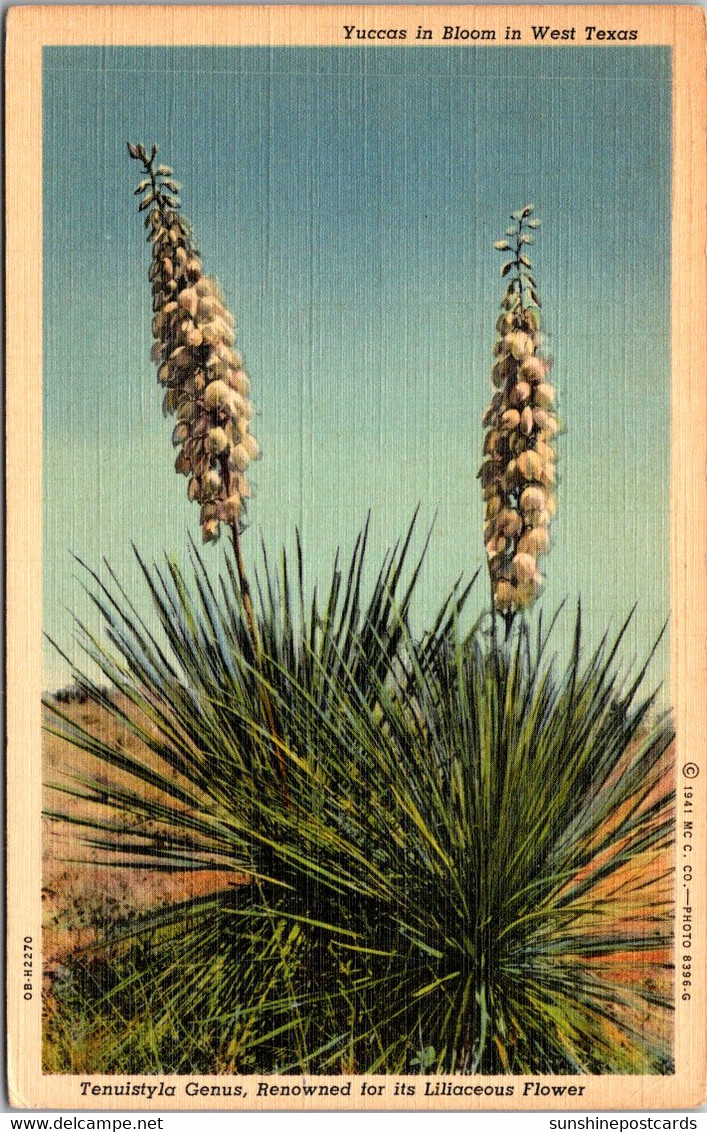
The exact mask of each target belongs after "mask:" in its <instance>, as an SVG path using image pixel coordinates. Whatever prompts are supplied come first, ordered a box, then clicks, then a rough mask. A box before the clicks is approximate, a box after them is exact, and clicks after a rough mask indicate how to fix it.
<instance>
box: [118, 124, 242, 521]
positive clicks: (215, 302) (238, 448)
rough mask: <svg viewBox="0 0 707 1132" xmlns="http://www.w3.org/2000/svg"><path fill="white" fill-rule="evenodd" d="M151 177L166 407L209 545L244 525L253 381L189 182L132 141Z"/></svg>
mask: <svg viewBox="0 0 707 1132" xmlns="http://www.w3.org/2000/svg"><path fill="white" fill-rule="evenodd" d="M128 149H129V151H130V156H131V157H133V158H135V160H137V161H140V162H141V163H142V165H143V168H144V171H145V174H146V176H145V178H144V179H143V180H142V181H141V182H140V184H139V185H138V187H137V189H136V194H142V200H141V202H140V206H139V207H140V210H141V211H146V218H145V225H146V227H147V228H148V229H149V235H148V239H149V240H150V241H151V242H152V264H151V267H150V280H151V283H152V296H153V301H152V307H153V310H154V312H155V313H154V318H153V321H152V331H153V334H154V338H155V343H154V346H153V347H152V358H153V361H155V362H156V363H157V365H158V370H157V378H158V381H159V382H160V383H161V384H162V385H164V386H165V387H166V391H165V395H164V401H163V407H164V411H165V413H166V414H172V413H176V416H177V424H176V426H175V429H174V432H173V442H174V444H175V447H177V448H179V453H178V455H177V459H176V464H175V467H176V470H177V472H180V473H181V474H182V475H185V476H188V477H189V486H188V495H189V498H190V499H191V500H194V501H195V502H197V503H199V504H200V505H201V531H202V535H203V538H204V541H205V542H211V541H213V540H215V539H217V538H218V536H219V531H220V524H221V523H227V524H228V525H229V526H230V527H231V528H232V529H234V530H238V529H239V528H240V526H241V525H242V522H243V516H244V509H245V501H246V499H247V498H248V496H249V495H250V488H249V485H248V480H247V478H246V471H247V468H248V465H249V464H250V463H251V461H252V460H254V459H255V458H256V457H257V455H258V444H257V441H256V439H255V437H254V436H253V435H252V433H251V431H250V421H251V417H252V415H253V409H252V405H251V403H250V400H249V398H248V393H249V389H250V382H249V380H248V375H247V374H246V371H245V369H244V367H243V360H242V358H241V357H240V356H239V354H238V353H237V352H236V350H235V349H234V341H235V335H234V319H233V316H232V314H231V313H230V311H229V310H228V309H227V308H226V306H225V304H224V301H223V296H222V294H221V290H220V288H219V286H218V283H217V282H216V280H215V279H213V278H211V277H209V276H208V275H205V274H204V270H203V266H202V262H201V259H200V257H199V255H198V252H197V249H196V247H195V245H194V241H193V237H192V233H191V229H190V226H189V225H188V224H187V223H186V222H185V220H184V218H183V217H182V216H181V215H180V211H179V210H180V204H179V199H178V197H177V193H178V190H179V185H178V184H177V183H176V181H174V180H173V179H172V170H171V169H170V168H169V166H167V165H156V164H155V158H156V154H157V147H156V146H153V147H152V149H151V151H150V154H149V155H148V153H147V151H146V149H145V147H144V146H142V145H131V144H129V145H128Z"/></svg>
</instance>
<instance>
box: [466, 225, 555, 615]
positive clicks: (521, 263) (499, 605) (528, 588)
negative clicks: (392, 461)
mask: <svg viewBox="0 0 707 1132" xmlns="http://www.w3.org/2000/svg"><path fill="white" fill-rule="evenodd" d="M533 211H534V206H533V205H532V204H528V205H526V206H525V208H522V209H519V210H518V211H517V212H514V213H512V214H511V219H512V220H513V221H514V223H513V225H512V226H511V227H510V228H508V229H506V238H505V239H502V240H497V241H496V242H495V244H494V247H495V248H496V249H497V250H498V251H502V252H510V253H511V258H510V259H508V260H507V261H506V262H505V263H504V264H503V266H502V267H501V275H502V277H503V278H504V279H506V289H505V293H504V296H503V300H502V303H501V314H500V315H499V317H498V320H497V322H496V331H497V335H498V336H497V339H496V344H495V346H494V356H495V361H494V365H493V370H492V373H491V384H492V388H493V391H494V392H493V395H492V398H491V403H490V405H489V406H488V408H487V410H486V412H485V413H484V416H483V421H482V423H483V424H484V426H485V428H486V433H485V436H484V462H483V464H482V465H481V468H480V470H479V478H480V479H481V485H482V490H483V495H484V543H485V545H486V554H487V557H488V564H489V573H490V577H491V593H492V612H493V613H495V612H498V613H500V614H502V616H503V617H504V618H505V620H506V627H507V631H509V630H510V625H511V623H512V619H513V617H514V616H515V614H516V613H517V612H518V611H520V610H523V609H527V608H528V606H530V605H531V604H532V603H533V602H534V601H535V599H536V597H537V596H538V593H539V591H540V587H541V585H542V581H543V578H542V574H541V573H540V568H539V566H538V559H539V558H540V557H541V555H543V554H545V553H546V552H547V550H548V548H549V544H550V538H549V530H548V528H549V525H550V522H551V520H552V518H553V516H554V514H555V511H556V507H557V505H556V500H555V494H554V484H555V479H556V474H555V460H556V454H555V449H554V445H553V441H554V437H555V435H556V434H557V431H558V421H557V416H556V414H555V410H554V404H555V388H554V386H553V385H552V384H551V383H550V381H549V379H548V374H549V372H550V367H551V361H550V359H549V358H548V357H547V356H546V355H545V354H544V353H543V351H542V349H541V347H542V336H541V334H540V299H539V297H538V293H537V287H536V283H535V278H534V276H533V271H532V263H531V260H530V256H529V254H528V245H529V244H531V243H532V239H533V237H532V234H531V232H532V230H533V229H537V228H538V227H539V226H540V221H539V220H537V219H536V218H535V217H533V216H532V213H533Z"/></svg>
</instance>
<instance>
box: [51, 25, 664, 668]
mask: <svg viewBox="0 0 707 1132" xmlns="http://www.w3.org/2000/svg"><path fill="white" fill-rule="evenodd" d="M670 105H671V89H670V51H669V49H668V48H662V47H630V48H622V47H612V48H610V49H594V48H582V47H571V48H561V47H559V48H552V47H542V48H539V47H518V48H514V47H505V46H504V47H498V48H493V47H480V48H474V47H469V46H459V47H451V46H433V47H421V48H416V47H404V48H402V47H391V48H388V47H375V48H366V47H355V48H351V47H342V48H330V47H327V48H271V49H264V48H175V49H172V48H90V47H89V48H64V47H57V48H45V50H44V106H43V128H44V251H43V256H44V258H43V278H44V373H43V381H44V468H43V494H44V561H45V572H44V609H45V628H46V631H47V633H48V634H49V635H50V636H52V637H54V638H56V639H57V640H58V641H60V642H61V644H62V646H63V647H64V648H65V649H66V651H68V652H69V654H70V655H72V656H73V655H76V656H78V654H77V653H75V651H74V646H73V644H72V620H71V615H70V612H69V611H74V612H76V613H77V614H78V615H79V616H81V617H82V618H86V619H88V620H89V623H90V624H91V625H92V626H93V627H95V628H96V629H97V631H100V630H98V622H97V620H95V619H94V615H93V613H92V612H91V609H90V607H89V605H88V602H87V599H86V597H85V595H84V594H83V591H82V589H81V585H80V581H81V580H82V579H81V571H80V570H79V569H77V568H76V566H75V563H74V562H73V559H72V557H71V556H72V554H76V555H78V556H79V557H80V558H82V559H84V560H85V561H86V562H87V563H88V564H90V565H91V566H94V567H100V563H101V560H102V558H103V557H104V556H105V558H106V559H107V560H108V561H109V562H110V563H111V565H112V567H113V568H114V569H115V571H116V573H117V574H118V576H119V577H120V578H121V579H122V580H123V581H124V582H125V584H126V586H127V588H128V589H129V590H130V591H131V593H134V594H135V595H136V600H137V601H138V603H140V602H141V601H142V598H141V597H140V594H141V592H142V587H141V583H140V578H139V575H138V570H137V566H136V563H135V560H134V558H133V555H132V550H131V543H132V542H134V543H135V544H136V545H137V546H138V547H139V549H140V550H141V552H142V553H143V554H144V556H145V557H146V558H148V559H153V558H159V557H161V556H162V554H163V553H164V552H165V551H168V552H169V553H172V554H174V555H175V556H176V557H178V558H180V559H186V547H187V541H188V537H189V534H190V533H191V534H192V535H194V537H197V536H198V533H199V532H198V513H197V508H196V507H195V506H194V505H192V504H189V503H188V502H187V499H186V491H185V487H186V481H185V480H184V479H182V478H181V477H177V476H176V475H175V474H174V471H173V457H174V454H173V450H172V447H171V444H170V433H171V425H170V423H169V422H168V421H165V420H164V419H163V418H162V413H161V410H160V403H161V394H160V390H159V388H158V386H157V383H156V381H155V374H154V366H152V364H151V362H150V359H149V350H150V345H151V336H150V319H151V310H150V296H149V289H148V282H147V268H148V266H149V247H148V245H147V244H146V243H145V242H144V239H143V235H144V234H143V229H142V225H141V221H140V219H139V218H138V216H137V212H136V208H135V198H134V197H133V196H132V189H133V187H134V184H135V182H136V180H137V174H138V171H137V168H136V163H134V162H131V161H130V160H129V158H128V156H127V150H126V147H125V142H126V140H127V139H130V140H132V141H143V142H145V143H147V144H150V143H151V142H153V141H156V142H158V143H159V146H160V154H161V157H162V159H163V160H164V161H166V162H168V163H169V164H171V165H172V166H173V167H174V169H175V175H176V177H177V179H178V180H179V181H181V182H182V184H183V186H184V188H183V191H182V201H183V209H184V212H185V214H186V215H187V216H188V217H189V218H190V220H191V221H192V223H193V226H194V230H195V235H196V240H197V243H198V245H199V247H200V250H201V252H202V255H203V259H204V263H205V266H206V269H207V270H208V271H209V272H210V273H212V274H214V275H216V276H217V277H218V279H219V280H220V282H221V284H222V285H223V288H224V291H225V294H226V299H227V302H228V305H229V307H230V309H231V310H232V312H233V314H234V315H235V318H236V322H237V327H238V345H239V349H240V350H241V352H242V353H243V354H244V356H245V360H246V365H247V368H248V370H249V373H250V376H251V381H252V387H253V400H254V402H255V404H256V407H257V417H256V419H255V421H254V425H253V432H254V433H255V435H256V436H257V438H258V440H259V442H260V445H261V448H262V451H263V459H262V460H261V461H260V462H258V464H257V465H255V467H254V468H253V473H252V477H251V478H252V480H253V482H254V485H255V488H256V495H255V499H254V500H253V502H252V504H251V506H250V512H249V518H250V529H249V531H248V533H247V534H246V535H245V543H244V545H245V549H246V555H247V557H248V559H249V561H251V562H253V561H255V560H256V559H257V556H258V546H259V543H260V540H261V538H262V539H263V540H264V541H265V543H266V545H267V547H268V548H269V550H270V551H271V552H273V553H276V552H277V550H278V548H279V547H280V546H281V545H283V544H285V545H287V546H288V547H292V545H293V543H294V532H295V528H299V529H300V531H301V534H302V540H303V544H304V548H305V555H306V562H307V572H308V578H309V580H310V582H312V583H314V582H315V581H316V580H319V581H320V582H324V581H325V580H326V577H327V573H328V570H329V566H330V563H331V561H332V559H333V555H334V552H335V550H336V547H337V546H341V547H342V549H343V550H344V551H346V550H348V549H349V548H350V547H351V546H352V544H353V540H354V537H355V534H356V533H357V531H358V530H359V529H360V527H361V525H362V523H363V522H364V520H365V517H366V514H367V512H368V511H369V510H370V512H371V567H373V566H375V565H377V564H378V563H379V561H380V558H381V557H382V555H383V553H384V551H385V550H386V549H387V548H388V547H389V546H390V545H391V544H392V543H393V542H394V541H395V540H396V539H397V538H398V537H400V535H401V534H403V533H404V532H405V530H406V528H407V525H408V523H409V521H410V518H411V516H412V513H413V510H414V508H415V507H416V506H417V504H418V503H419V505H420V529H419V539H418V543H417V545H418V546H419V547H421V545H422V542H423V538H424V534H425V533H426V530H427V528H428V526H429V525H430V523H431V522H432V520H433V517H434V516H436V522H435V527H434V532H433V535H432V540H431V543H430V548H429V552H428V556H427V562H426V568H425V571H424V574H423V577H422V580H421V585H420V589H419V593H418V600H417V603H416V606H415V610H414V619H415V624H416V626H417V627H418V628H423V627H424V626H425V625H426V624H429V622H430V621H431V620H432V618H433V617H434V613H435V611H436V608H437V607H438V605H439V603H440V601H441V600H442V598H443V596H444V595H445V594H446V592H447V591H448V589H449V588H450V586H451V585H452V584H453V582H454V580H455V579H456V578H457V577H458V576H459V574H461V573H464V574H466V575H471V574H472V573H473V572H474V571H475V570H476V569H477V567H478V566H480V565H483V563H484V551H483V542H482V535H481V526H482V508H481V499H480V493H479V488H478V482H477V480H476V478H475V476H476V471H477V468H478V465H479V462H480V453H481V444H482V428H481V423H480V417H481V414H482V412H483V410H484V408H485V406H486V403H487V402H488V398H489V374H490V367H491V349H492V345H493V341H494V323H495V319H496V314H497V308H498V303H499V300H500V296H501V291H502V287H501V281H500V278H499V273H498V269H499V262H500V260H499V256H498V253H497V252H495V251H494V249H493V247H492V244H493V241H494V240H495V239H498V238H499V237H500V236H501V235H502V234H503V232H504V229H505V227H506V225H507V223H508V214H509V213H510V212H511V211H512V210H513V209H515V208H518V207H520V206H521V205H523V204H525V203H526V202H528V201H534V203H535V204H536V207H537V213H538V215H539V216H540V217H541V219H542V221H543V227H542V229H541V234H540V237H539V239H538V241H537V246H536V248H535V252H534V266H535V274H536V277H537V279H538V283H539V287H540V293H541V296H542V299H543V311H544V317H545V326H546V330H547V332H548V347H549V349H550V351H551V352H552V354H553V356H554V358H555V368H554V370H553V379H554V381H555V383H556V385H557V388H558V394H559V412H560V416H561V418H562V421H563V423H564V426H565V432H564V434H563V436H562V437H561V438H560V440H559V442H558V449H559V473H560V485H559V489H558V495H559V512H558V516H557V519H556V521H555V523H554V524H553V544H554V545H553V549H552V551H551V553H550V555H549V556H548V557H547V558H546V559H545V560H544V570H545V573H546V586H545V589H544V595H543V598H542V599H541V604H542V607H543V608H544V609H545V610H546V611H547V612H548V613H550V612H552V611H554V609H555V608H556V607H557V606H558V604H559V603H560V602H561V601H562V600H563V599H568V606H569V607H574V605H575V603H576V600H577V598H578V597H579V596H580V595H581V598H582V604H583V610H584V615H585V623H586V626H587V645H589V644H592V643H596V641H598V639H599V638H600V637H601V635H602V633H603V632H604V631H605V629H606V628H607V627H612V628H614V629H616V628H618V626H619V624H620V622H621V621H622V620H623V618H624V617H625V615H626V614H627V613H628V611H629V610H630V608H631V607H632V606H633V604H634V603H635V602H636V601H638V603H639V605H638V610H637V615H636V618H635V627H634V629H633V631H632V634H631V636H630V638H629V640H628V641H627V648H626V655H627V657H628V659H631V658H632V657H633V656H634V655H635V656H636V657H642V656H643V655H645V653H646V652H647V651H648V649H649V648H650V646H651V644H652V642H653V640H654V639H655V637H656V636H657V634H658V632H659V631H660V628H661V626H662V624H663V621H664V620H665V617H666V616H667V613H668V607H669V576H668V567H669V528H668V519H669V515H668V494H669V423H670V422H669V401H670V357H669V326H670V320H669V315H670V258H669V255H670ZM206 553H207V556H208V557H209V559H210V560H211V561H213V564H214V569H215V570H216V569H218V565H219V561H220V558H221V555H222V553H223V550H222V548H220V547H217V548H207V551H206ZM476 590H477V592H476V594H475V596H473V597H472V599H471V603H470V609H469V616H470V617H471V616H473V615H474V614H475V613H476V612H478V611H479V610H480V609H481V608H482V607H483V605H484V604H485V603H486V601H487V586H486V584H485V580H484V581H483V582H482V583H481V584H478V585H477V587H476ZM572 617H573V613H570V612H568V613H567V614H566V616H565V617H564V619H563V620H561V621H560V624H559V626H558V628H559V630H560V632H559V637H558V647H561V646H562V641H563V640H565V641H566V640H567V639H568V637H569V633H570V623H571V620H572ZM667 664H668V647H667V642H666V643H665V644H664V645H663V646H661V650H660V652H659V654H658V656H657V658H656V661H655V664H654V667H653V670H652V676H653V680H654V681H657V680H659V679H665V678H666V676H667ZM67 677H68V670H67V667H66V664H65V662H64V661H62V660H61V659H60V658H58V657H57V656H56V654H55V653H54V652H53V650H51V648H48V650H47V653H46V677H45V683H46V686H47V687H55V686H56V685H57V684H59V683H62V682H65V680H66V679H67Z"/></svg>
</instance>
